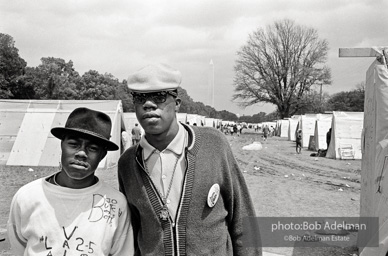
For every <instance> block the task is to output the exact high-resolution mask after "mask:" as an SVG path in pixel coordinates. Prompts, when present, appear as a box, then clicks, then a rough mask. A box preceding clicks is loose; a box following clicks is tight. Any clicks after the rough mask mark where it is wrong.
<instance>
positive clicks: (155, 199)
mask: <svg viewBox="0 0 388 256" xmlns="http://www.w3.org/2000/svg"><path fill="white" fill-rule="evenodd" d="M184 127H185V129H187V131H188V133H189V144H188V145H189V146H188V147H187V148H186V149H185V154H186V161H187V170H186V175H185V178H184V184H183V190H182V196H181V199H180V203H179V208H178V210H177V218H176V223H175V225H173V221H172V220H171V219H168V220H162V219H160V218H159V212H160V211H161V209H162V201H161V198H160V196H159V194H158V193H157V190H156V189H155V186H154V185H153V184H152V181H151V179H150V177H149V176H148V174H147V173H146V172H145V170H144V162H143V159H142V148H141V147H140V146H139V145H137V146H133V147H131V148H129V149H128V150H127V151H125V152H124V153H123V155H122V156H121V157H120V160H119V164H118V179H119V186H120V190H121V191H122V192H123V193H124V194H125V196H126V197H127V200H128V203H129V207H130V209H131V215H132V221H133V229H134V236H135V248H136V249H137V252H136V253H137V254H138V255H222V256H226V255H261V248H245V247H244V246H243V243H242V232H243V217H248V216H250V217H252V216H255V210H254V207H253V204H252V201H251V198H250V195H249V192H248V188H247V185H246V183H245V179H244V177H243V175H242V173H241V171H240V169H239V167H238V164H237V162H236V160H235V158H234V156H233V153H232V150H231V148H230V145H229V143H228V141H227V139H226V137H225V135H223V134H222V133H221V132H219V131H218V130H216V129H213V128H209V127H196V126H193V127H191V126H187V125H184ZM216 183H217V184H219V186H220V196H219V198H218V201H217V203H216V204H215V206H214V207H212V208H211V207H209V206H208V204H207V198H208V192H209V190H210V188H211V187H212V186H213V185H214V184H216ZM255 239H260V237H256V238H255Z"/></svg>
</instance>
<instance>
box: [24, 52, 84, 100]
mask: <svg viewBox="0 0 388 256" xmlns="http://www.w3.org/2000/svg"><path fill="white" fill-rule="evenodd" d="M41 62H42V64H40V65H39V66H38V67H36V68H28V69H27V72H26V80H28V81H29V83H30V84H31V85H32V86H33V87H34V90H35V98H36V99H65V100H66V99H78V97H79V94H78V92H77V89H76V87H77V84H79V83H80V76H79V74H78V72H76V71H75V70H74V67H73V62H72V61H71V60H70V61H69V62H66V61H65V60H63V59H61V58H54V57H47V58H41Z"/></svg>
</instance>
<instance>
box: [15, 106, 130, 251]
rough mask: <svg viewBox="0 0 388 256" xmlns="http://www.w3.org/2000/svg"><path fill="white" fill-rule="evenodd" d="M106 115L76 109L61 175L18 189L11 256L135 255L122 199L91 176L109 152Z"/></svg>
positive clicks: (64, 136) (64, 137)
mask: <svg viewBox="0 0 388 256" xmlns="http://www.w3.org/2000/svg"><path fill="white" fill-rule="evenodd" d="M110 132H111V120H110V118H109V116H108V115H106V114H104V113H102V112H99V111H95V110H91V109H88V108H77V109H75V110H74V111H73V112H72V113H71V114H70V115H69V117H68V119H67V122H66V124H65V127H56V128H53V129H52V130H51V133H52V134H53V135H54V136H55V137H57V138H59V139H60V140H61V150H62V154H61V164H60V165H61V166H60V170H59V172H57V173H55V174H54V175H50V176H48V177H45V178H41V179H38V180H35V181H33V182H31V183H28V184H27V185H24V186H23V187H21V188H20V189H19V190H18V192H17V193H16V194H15V196H14V197H13V200H12V203H11V211H10V216H9V221H8V236H9V240H10V243H11V246H12V251H13V253H14V254H15V255H89V256H92V255H96V256H97V255H117V256H122V255H133V253H134V248H133V230H132V226H131V221H130V212H129V209H128V206H127V201H126V199H125V197H124V196H123V194H122V193H120V192H119V191H118V190H116V189H114V188H112V187H111V186H109V185H108V184H106V183H104V182H103V181H101V180H99V179H98V178H97V177H96V176H95V171H96V169H97V167H98V164H99V162H100V161H101V160H102V159H103V158H104V157H105V156H106V154H107V151H112V150H118V149H119V147H118V146H117V145H116V144H115V143H113V142H112V141H110V140H109V138H110Z"/></svg>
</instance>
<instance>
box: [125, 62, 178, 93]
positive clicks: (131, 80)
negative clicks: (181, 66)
mask: <svg viewBox="0 0 388 256" xmlns="http://www.w3.org/2000/svg"><path fill="white" fill-rule="evenodd" d="M181 81H182V75H181V72H179V71H178V70H176V69H174V68H172V67H170V66H168V65H166V64H151V65H148V66H146V67H144V68H142V69H140V70H138V71H136V72H134V73H132V74H131V75H130V76H129V77H128V81H127V84H128V88H129V89H130V90H131V91H132V92H138V93H151V92H159V91H173V90H177V89H178V87H179V85H180V84H181Z"/></svg>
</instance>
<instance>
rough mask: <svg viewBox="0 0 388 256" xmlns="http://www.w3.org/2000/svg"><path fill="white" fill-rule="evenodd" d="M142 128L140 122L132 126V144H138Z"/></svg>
mask: <svg viewBox="0 0 388 256" xmlns="http://www.w3.org/2000/svg"><path fill="white" fill-rule="evenodd" d="M140 138H141V130H140V127H139V124H137V123H136V124H135V127H133V128H132V145H137V144H138V143H139V142H140Z"/></svg>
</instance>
